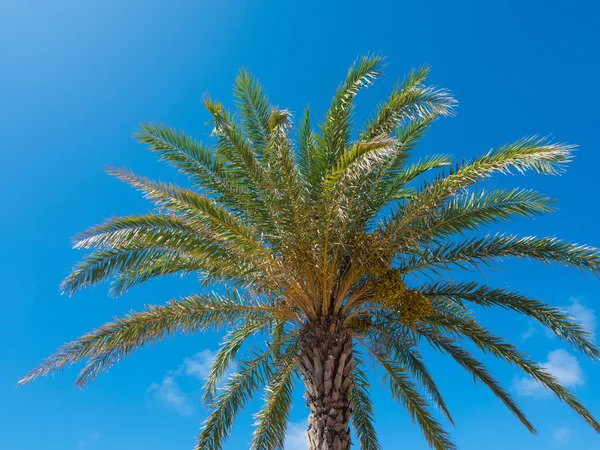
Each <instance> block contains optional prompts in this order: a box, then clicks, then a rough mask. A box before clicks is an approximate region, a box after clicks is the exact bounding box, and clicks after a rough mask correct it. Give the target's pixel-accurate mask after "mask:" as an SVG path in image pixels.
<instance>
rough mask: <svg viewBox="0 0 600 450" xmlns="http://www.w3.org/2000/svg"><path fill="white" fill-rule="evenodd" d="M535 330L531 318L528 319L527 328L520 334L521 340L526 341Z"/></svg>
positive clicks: (534, 324)
mask: <svg viewBox="0 0 600 450" xmlns="http://www.w3.org/2000/svg"><path fill="white" fill-rule="evenodd" d="M536 332H537V328H536V323H535V322H534V321H533V320H531V321H529V326H528V327H527V330H525V332H524V333H523V334H521V341H523V342H525V341H527V340H528V339H530V338H531V337H533V335H534V334H536Z"/></svg>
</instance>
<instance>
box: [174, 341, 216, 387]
mask: <svg viewBox="0 0 600 450" xmlns="http://www.w3.org/2000/svg"><path fill="white" fill-rule="evenodd" d="M215 356H216V354H215V352H213V351H212V350H210V349H208V348H205V349H204V350H202V351H201V352H198V353H196V354H195V355H194V356H192V357H191V358H186V359H184V360H183V368H182V370H183V372H184V373H185V374H186V375H188V376H191V377H194V378H196V379H198V380H200V381H204V380H206V378H208V374H209V373H210V368H211V366H212V363H213V361H214V360H215Z"/></svg>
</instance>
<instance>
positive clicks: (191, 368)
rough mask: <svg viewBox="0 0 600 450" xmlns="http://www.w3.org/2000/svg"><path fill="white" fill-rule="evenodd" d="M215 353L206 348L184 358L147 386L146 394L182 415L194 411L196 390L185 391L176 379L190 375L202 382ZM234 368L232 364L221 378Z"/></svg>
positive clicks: (208, 371)
mask: <svg viewBox="0 0 600 450" xmlns="http://www.w3.org/2000/svg"><path fill="white" fill-rule="evenodd" d="M215 356H216V353H215V352H213V351H212V350H210V349H208V348H206V349H204V350H202V351H201V352H198V353H196V354H195V355H194V356H191V357H189V358H185V359H184V360H183V363H182V364H181V365H180V366H179V367H178V368H177V370H170V371H169V372H167V374H166V375H165V377H164V378H163V379H162V381H161V382H160V383H152V384H151V385H150V387H149V388H148V391H147V393H148V395H149V396H151V397H152V398H153V399H154V400H157V401H159V402H160V403H161V404H163V405H165V406H167V407H169V408H172V409H174V410H176V411H177V412H178V413H179V414H181V415H183V416H189V415H190V414H193V413H194V412H195V411H196V405H197V404H198V398H199V396H198V392H197V390H196V391H194V392H185V391H183V390H182V389H181V387H180V386H179V383H178V380H179V381H181V378H183V377H191V378H193V379H195V380H197V381H200V382H202V384H204V381H205V380H206V378H207V377H208V375H209V373H210V368H211V366H212V364H213V362H214V360H215ZM234 369H235V364H232V365H231V366H230V367H229V368H228V371H227V373H225V376H224V377H223V379H227V377H228V375H229V374H230V373H231V372H232V371H233V370H234Z"/></svg>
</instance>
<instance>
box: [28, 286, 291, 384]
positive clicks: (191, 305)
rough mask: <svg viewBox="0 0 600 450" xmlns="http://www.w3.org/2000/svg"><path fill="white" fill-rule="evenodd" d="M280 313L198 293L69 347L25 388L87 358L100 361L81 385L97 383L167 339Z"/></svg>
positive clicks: (253, 303)
mask: <svg viewBox="0 0 600 450" xmlns="http://www.w3.org/2000/svg"><path fill="white" fill-rule="evenodd" d="M257 314H258V315H271V316H272V317H274V318H275V317H277V316H278V315H279V314H280V313H279V312H278V310H277V309H276V308H272V307H269V306H267V305H264V304H261V303H259V302H256V301H251V300H249V299H247V298H244V297H241V296H239V295H238V294H236V293H235V292H232V293H230V294H229V295H227V296H222V295H219V294H216V293H210V294H203V295H192V296H189V297H185V298H183V299H179V300H172V301H170V302H168V303H167V304H166V305H163V306H155V305H153V306H148V307H147V308H146V309H145V310H144V311H141V312H137V313H131V314H129V315H127V316H125V317H123V318H119V319H117V320H116V321H115V322H111V323H107V324H106V325H103V326H101V327H100V328H98V329H96V330H94V331H92V332H90V333H88V334H86V335H84V336H82V337H81V338H79V339H77V340H75V341H73V342H71V343H69V344H66V345H64V346H63V347H61V348H60V349H59V350H58V351H57V352H56V353H55V354H54V355H52V356H50V357H49V358H48V359H47V360H46V361H44V363H43V364H42V365H40V366H39V367H38V368H36V369H34V370H32V371H31V372H29V373H28V374H27V375H26V376H25V377H23V378H22V379H21V380H20V381H19V384H20V385H22V384H25V383H28V382H30V381H32V380H33V379H35V378H39V377H42V376H45V375H49V374H52V373H55V372H58V371H61V370H62V369H63V368H64V367H65V366H67V365H72V364H74V363H76V362H79V361H81V360H84V359H86V358H92V357H96V359H94V364H93V365H92V366H91V367H89V368H87V369H86V375H85V376H84V377H80V379H81V381H80V382H79V384H80V385H83V384H85V383H87V382H89V381H91V380H92V379H93V378H94V377H95V376H96V375H97V374H98V373H100V372H101V371H103V370H106V369H107V368H108V367H110V366H112V365H113V364H114V363H115V362H116V361H118V360H119V359H121V358H123V357H125V356H127V355H128V354H129V353H131V352H132V351H134V350H137V349H139V348H141V347H142V346H144V345H147V344H148V343H153V342H157V341H160V340H162V339H164V338H165V337H166V336H169V335H171V334H174V333H176V332H186V333H189V332H197V331H204V330H207V329H218V328H220V327H222V326H224V325H234V324H236V323H237V322H238V321H239V320H242V319H247V318H248V317H249V316H253V315H257Z"/></svg>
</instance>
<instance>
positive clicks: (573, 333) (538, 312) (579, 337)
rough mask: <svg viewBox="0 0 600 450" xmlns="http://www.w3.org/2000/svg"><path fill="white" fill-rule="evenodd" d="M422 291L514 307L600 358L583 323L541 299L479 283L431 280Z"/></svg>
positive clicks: (489, 305) (588, 353)
mask: <svg viewBox="0 0 600 450" xmlns="http://www.w3.org/2000/svg"><path fill="white" fill-rule="evenodd" d="M419 292H421V293H422V294H424V295H427V296H432V297H443V298H448V299H452V300H455V301H458V302H462V301H468V302H470V303H473V304H476V305H480V306H484V307H492V306H499V307H501V308H507V309H511V310H513V311H516V312H518V313H520V314H523V315H525V316H527V317H531V318H532V319H535V320H537V321H538V322H540V323H541V324H542V325H544V326H546V327H548V328H549V329H550V330H552V331H553V332H554V333H555V334H556V335H557V336H558V337H560V338H562V339H565V340H566V341H567V342H569V343H570V344H572V345H575V346H576V347H577V348H579V350H581V351H582V352H583V353H585V354H586V355H588V356H589V357H590V358H592V359H595V358H600V350H599V349H598V347H597V346H596V344H594V343H593V342H592V341H591V338H590V336H589V333H587V332H586V330H585V329H584V328H583V327H582V326H581V325H579V324H578V323H576V322H574V321H573V319H571V318H570V317H569V316H568V315H567V314H566V313H565V312H564V311H562V310H561V309H560V308H556V307H553V306H549V305H547V304H545V303H544V302H541V301H539V300H535V299H531V298H528V297H526V296H524V295H521V294H519V293H516V292H511V291H509V290H507V289H499V288H492V287H490V286H486V285H481V284H478V283H476V282H462V283H443V282H436V283H429V284H425V285H423V286H421V287H419Z"/></svg>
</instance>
